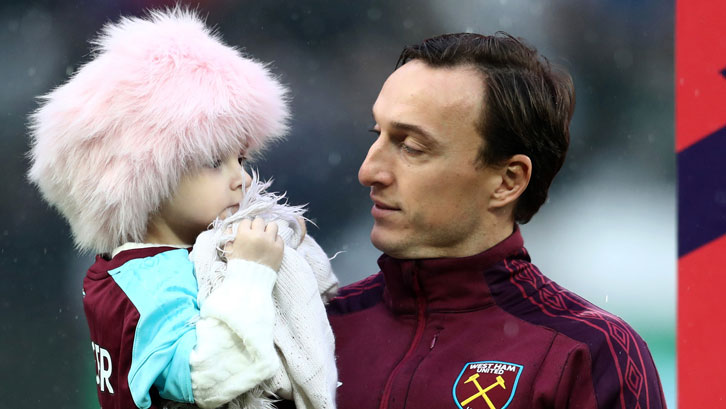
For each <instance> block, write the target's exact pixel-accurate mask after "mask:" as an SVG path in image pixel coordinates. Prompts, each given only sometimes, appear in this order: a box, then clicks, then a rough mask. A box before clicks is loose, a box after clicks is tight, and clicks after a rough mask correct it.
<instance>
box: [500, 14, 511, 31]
mask: <svg viewBox="0 0 726 409" xmlns="http://www.w3.org/2000/svg"><path fill="white" fill-rule="evenodd" d="M499 25H500V26H502V28H510V27H512V19H511V18H509V17H507V16H501V17H499Z"/></svg>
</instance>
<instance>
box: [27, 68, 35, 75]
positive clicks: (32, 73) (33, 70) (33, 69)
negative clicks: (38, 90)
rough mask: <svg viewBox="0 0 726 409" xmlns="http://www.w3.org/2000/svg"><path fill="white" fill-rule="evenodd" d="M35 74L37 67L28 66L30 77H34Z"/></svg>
mask: <svg viewBox="0 0 726 409" xmlns="http://www.w3.org/2000/svg"><path fill="white" fill-rule="evenodd" d="M34 75H35V67H30V68H28V77H32V76H34Z"/></svg>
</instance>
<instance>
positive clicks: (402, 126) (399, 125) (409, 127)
mask: <svg viewBox="0 0 726 409" xmlns="http://www.w3.org/2000/svg"><path fill="white" fill-rule="evenodd" d="M391 127H393V128H396V129H399V130H402V131H408V132H412V133H415V134H418V135H420V136H421V137H423V138H424V139H425V140H426V142H428V143H431V144H433V145H438V142H437V141H436V138H434V137H433V135H432V134H431V132H429V131H427V130H425V129H424V128H422V127H420V126H418V125H414V124H407V123H404V122H395V121H394V122H391Z"/></svg>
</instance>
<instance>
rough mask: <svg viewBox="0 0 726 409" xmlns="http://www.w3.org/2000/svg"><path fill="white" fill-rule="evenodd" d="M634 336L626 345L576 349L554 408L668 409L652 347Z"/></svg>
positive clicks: (563, 377)
mask: <svg viewBox="0 0 726 409" xmlns="http://www.w3.org/2000/svg"><path fill="white" fill-rule="evenodd" d="M628 328H629V327H628ZM632 334H633V335H632V338H631V343H629V344H626V345H622V344H619V343H618V342H611V343H610V344H607V345H606V344H603V345H597V344H595V345H585V344H580V346H578V347H577V348H575V349H573V350H572V351H571V352H570V353H569V355H568V357H567V361H566V362H565V365H564V367H563V370H562V375H561V377H560V380H559V384H558V386H557V389H556V394H555V403H554V407H557V408H571V409H574V408H578V409H579V408H593V409H596V408H597V409H609V408H622V409H640V408H649V409H665V407H666V405H665V399H664V396H663V388H662V387H661V384H660V379H659V377H658V372H657V371H656V368H655V364H654V363H653V360H652V358H651V356H650V352H649V351H648V347H647V346H646V344H645V342H644V341H643V340H642V339H641V338H640V336H638V335H637V334H635V332H634V331H633V332H632ZM626 347H627V348H626ZM613 355H615V356H616V357H617V358H618V359H617V360H616V359H613Z"/></svg>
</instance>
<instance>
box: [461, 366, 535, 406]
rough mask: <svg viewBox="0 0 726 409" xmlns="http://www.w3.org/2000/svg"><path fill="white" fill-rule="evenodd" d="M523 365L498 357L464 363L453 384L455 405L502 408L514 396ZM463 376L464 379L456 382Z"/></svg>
mask: <svg viewBox="0 0 726 409" xmlns="http://www.w3.org/2000/svg"><path fill="white" fill-rule="evenodd" d="M523 368H524V367H523V366H522V365H518V364H512V363H509V362H501V361H480V362H469V363H467V364H466V365H465V366H464V369H463V370H462V371H461V374H460V375H459V378H458V379H457V381H456V383H455V384H454V390H453V392H454V399H455V401H456V404H457V406H458V407H459V408H461V409H477V408H481V409H504V408H506V407H507V406H509V403H510V402H511V401H512V399H513V398H514V392H515V390H516V388H517V383H518V382H519V376H520V375H521V373H522V369H523ZM463 379H466V380H465V381H463V382H460V381H461V380H463ZM462 398H463V399H462ZM484 404H485V405H484Z"/></svg>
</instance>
